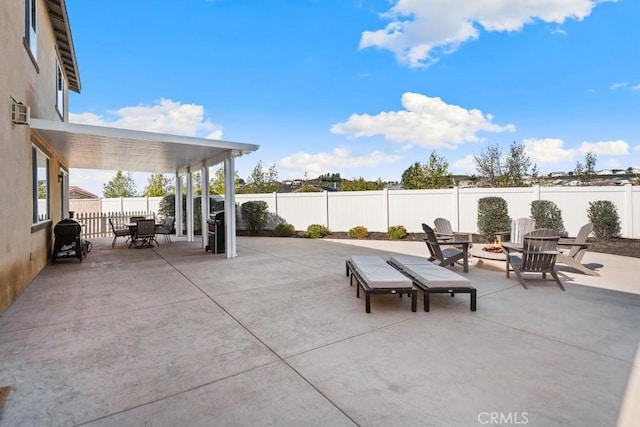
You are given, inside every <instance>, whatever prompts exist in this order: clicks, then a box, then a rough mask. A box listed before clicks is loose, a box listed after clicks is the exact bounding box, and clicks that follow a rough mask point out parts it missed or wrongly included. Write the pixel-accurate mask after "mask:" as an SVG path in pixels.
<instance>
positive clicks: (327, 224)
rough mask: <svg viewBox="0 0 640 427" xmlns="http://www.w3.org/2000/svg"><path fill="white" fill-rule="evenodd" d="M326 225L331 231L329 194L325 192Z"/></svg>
mask: <svg viewBox="0 0 640 427" xmlns="http://www.w3.org/2000/svg"><path fill="white" fill-rule="evenodd" d="M323 211H324V225H325V227H327V228H328V229H329V230H331V226H330V225H329V192H328V191H327V190H324V210H323Z"/></svg>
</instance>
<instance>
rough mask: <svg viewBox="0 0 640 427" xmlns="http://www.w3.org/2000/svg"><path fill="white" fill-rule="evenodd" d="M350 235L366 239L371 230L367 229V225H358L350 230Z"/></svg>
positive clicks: (352, 237)
mask: <svg viewBox="0 0 640 427" xmlns="http://www.w3.org/2000/svg"><path fill="white" fill-rule="evenodd" d="M348 235H349V238H350V239H366V238H367V237H369V230H367V227H363V226H361V225H358V226H357V227H353V228H352V229H351V230H349V233H348Z"/></svg>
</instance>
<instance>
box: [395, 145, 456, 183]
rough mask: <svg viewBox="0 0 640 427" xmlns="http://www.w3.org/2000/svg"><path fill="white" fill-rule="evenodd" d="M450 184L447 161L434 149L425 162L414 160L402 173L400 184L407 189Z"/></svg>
mask: <svg viewBox="0 0 640 427" xmlns="http://www.w3.org/2000/svg"><path fill="white" fill-rule="evenodd" d="M450 184H451V173H450V172H449V163H448V162H447V161H446V159H444V158H443V157H440V156H438V155H437V154H436V152H435V151H432V152H431V155H430V156H429V161H428V162H427V163H425V164H420V162H415V163H414V164H413V165H411V166H409V168H407V169H406V170H405V171H404V172H403V173H402V186H403V187H404V188H406V189H408V190H410V189H438V188H446V187H449V185H450Z"/></svg>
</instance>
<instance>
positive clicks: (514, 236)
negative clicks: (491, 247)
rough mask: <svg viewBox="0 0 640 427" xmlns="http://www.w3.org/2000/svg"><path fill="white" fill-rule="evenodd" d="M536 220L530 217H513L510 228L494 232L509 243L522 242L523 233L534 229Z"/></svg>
mask: <svg viewBox="0 0 640 427" xmlns="http://www.w3.org/2000/svg"><path fill="white" fill-rule="evenodd" d="M535 228H536V221H535V220H533V219H531V218H515V219H512V220H511V230H510V231H504V232H501V233H496V236H500V240H501V241H503V242H504V241H509V242H511V243H516V244H522V241H523V238H524V235H525V234H527V233H530V232H531V231H533V230H535Z"/></svg>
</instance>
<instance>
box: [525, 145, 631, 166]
mask: <svg viewBox="0 0 640 427" xmlns="http://www.w3.org/2000/svg"><path fill="white" fill-rule="evenodd" d="M523 145H524V147H525V152H526V153H527V155H528V156H529V158H531V160H532V161H533V162H534V163H537V164H540V165H545V164H556V163H562V162H564V161H568V160H574V159H581V158H583V157H584V155H586V154H587V153H594V154H596V155H604V156H624V155H627V154H628V153H629V144H627V143H626V142H624V141H621V140H617V141H600V142H583V143H582V144H581V145H580V147H578V148H577V149H568V148H564V142H563V141H562V140H561V139H557V138H544V139H525V140H524V141H523Z"/></svg>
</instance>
